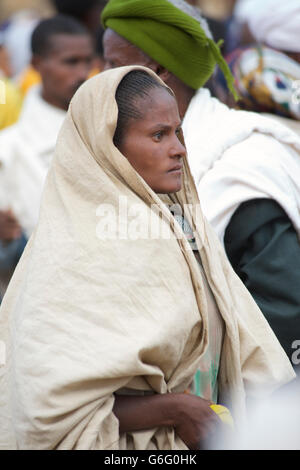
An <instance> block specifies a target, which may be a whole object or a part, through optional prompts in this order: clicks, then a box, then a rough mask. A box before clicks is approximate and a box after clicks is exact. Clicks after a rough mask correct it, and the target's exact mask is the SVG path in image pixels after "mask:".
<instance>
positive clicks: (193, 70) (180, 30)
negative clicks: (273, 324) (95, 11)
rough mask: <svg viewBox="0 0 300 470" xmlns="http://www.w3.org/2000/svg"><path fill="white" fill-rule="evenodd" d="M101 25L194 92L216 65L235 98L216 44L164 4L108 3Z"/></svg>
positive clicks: (147, 0) (157, 0)
mask: <svg viewBox="0 0 300 470" xmlns="http://www.w3.org/2000/svg"><path fill="white" fill-rule="evenodd" d="M102 23H103V25H104V27H105V28H111V29H113V30H114V31H115V32H116V33H118V34H119V35H120V36H122V37H124V38H125V39H127V40H128V41H129V42H131V43H132V44H134V45H135V46H137V47H138V48H139V49H142V50H143V51H144V52H145V53H146V54H147V55H148V56H149V57H151V58H152V59H154V60H155V61H157V62H158V63H159V64H160V65H162V66H164V67H165V68H166V69H167V70H169V71H170V72H172V73H173V74H174V75H176V76H177V77H178V78H180V80H182V81H183V82H184V83H186V84H187V85H188V86H190V87H191V88H193V89H195V90H196V89H198V88H200V87H201V86H203V85H204V84H205V82H206V81H207V80H208V79H209V78H210V76H211V75H212V73H213V71H214V68H215V65H216V64H218V65H219V67H220V69H221V70H222V72H223V74H224V76H225V78H226V81H227V85H228V88H229V89H230V91H231V92H232V93H233V95H234V96H235V98H236V97H237V94H236V91H235V89H234V86H233V83H234V80H233V77H232V75H231V72H230V70H229V68H228V65H227V63H226V62H225V60H224V58H223V57H222V54H221V52H220V48H219V44H216V43H215V42H214V41H213V40H212V39H210V38H209V37H207V35H206V34H205V32H204V30H203V29H202V27H201V25H200V23H199V22H198V21H197V20H196V19H194V18H192V17H191V16H189V15H188V14H187V13H184V12H182V11H181V10H179V9H178V8H176V7H175V6H174V5H172V4H171V3H169V2H168V1H167V0H110V1H109V2H108V4H107V5H106V7H105V8H104V10H103V12H102Z"/></svg>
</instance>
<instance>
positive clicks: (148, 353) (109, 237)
mask: <svg viewBox="0 0 300 470" xmlns="http://www.w3.org/2000/svg"><path fill="white" fill-rule="evenodd" d="M136 70H137V71H142V73H139V74H137V73H136V72H134V71H136ZM130 72H132V73H131V74H130ZM133 72H134V73H133ZM137 75H138V76H137ZM145 75H146V79H145ZM123 79H124V80H123ZM180 133H181V128H180V119H179V114H178V108H177V104H176V101H175V99H174V97H173V95H172V93H171V91H170V90H169V89H168V88H167V87H166V86H165V85H164V84H163V82H162V81H160V79H158V78H157V77H156V75H155V74H154V73H153V72H152V71H150V70H148V69H145V68H143V67H138V66H134V67H122V68H117V69H114V70H110V71H107V72H104V73H102V74H100V75H99V76H97V77H95V78H93V79H91V80H89V81H88V82H87V83H86V84H84V85H83V86H82V87H81V89H80V90H79V91H78V92H77V93H76V95H75V97H74V98H73V100H72V103H71V105H70V109H69V112H68V116H67V118H66V121H65V123H64V126H63V128H62V131H61V133H60V136H59V139H58V143H57V149H56V155H55V158H54V161H53V165H52V167H51V169H50V172H49V175H48V179H47V183H46V187H45V191H44V195H43V200H42V206H41V212H40V219H39V224H38V227H37V229H36V231H35V232H34V234H33V236H32V237H31V239H30V241H29V243H28V245H27V247H26V250H25V253H24V255H23V257H22V260H21V262H20V263H19V265H18V267H17V270H16V272H15V274H14V277H13V279H12V282H11V283H10V286H9V288H8V291H7V294H6V296H5V298H4V301H3V305H2V307H1V311H0V322H1V323H0V331H1V339H2V341H3V342H5V344H6V349H7V364H6V366H5V367H3V369H2V374H1V377H2V379H1V381H0V384H1V387H0V396H1V397H3V398H2V400H3V405H2V408H1V413H2V416H6V417H7V420H6V421H5V422H4V420H3V424H1V433H0V437H1V441H0V442H2V447H5V445H6V447H16V446H17V448H22V449H31V448H35V449H132V448H135V449H162V450H163V449H165V450H166V449H186V448H187V447H189V448H197V447H198V446H199V445H200V444H201V442H203V439H205V438H207V437H208V436H209V433H210V429H211V428H213V427H214V424H215V422H217V420H218V418H217V416H216V415H214V413H213V412H212V410H211V408H210V404H211V402H212V401H213V398H215V397H216V396H217V399H218V401H219V402H221V403H224V404H227V405H228V406H229V407H230V409H231V411H232V413H233V415H234V417H235V418H237V423H238V422H241V423H242V422H243V421H244V418H245V415H246V398H249V397H250V398H251V397H252V398H256V397H260V396H261V395H265V394H266V393H270V392H271V391H272V390H274V389H275V388H277V387H278V386H280V385H282V384H283V383H286V382H288V381H289V380H291V379H292V378H293V377H294V373H293V371H292V369H291V366H290V364H289V362H288V359H287V357H286V356H285V354H284V352H283V350H282V349H281V347H280V345H279V343H278V341H277V340H276V338H275V336H274V334H273V333H272V331H271V330H270V328H269V327H268V325H267V323H266V321H265V319H264V318H263V316H262V315H261V313H260V311H259V310H258V308H257V307H256V304H255V303H254V301H253V300H252V299H251V297H250V296H249V294H248V292H247V291H246V290H245V288H244V287H243V285H242V284H241V282H240V281H239V279H238V278H237V277H236V275H235V274H234V273H233V271H232V269H231V268H230V266H229V264H228V262H227V260H226V258H225V256H224V254H223V251H222V249H221V248H220V245H219V243H218V241H217V239H216V237H215V235H214V233H213V232H212V231H211V229H210V227H209V226H208V224H207V223H206V221H205V220H204V219H203V217H202V214H201V210H200V207H199V201H198V199H197V195H196V194H197V193H196V189H195V186H194V183H193V181H192V178H191V175H190V171H189V168H188V164H187V161H186V155H185V148H184V146H183V145H182V143H181V142H180V140H179V137H180ZM183 208H184V209H185V211H184V219H182V217H181V215H180V209H183ZM170 209H171V210H170ZM171 211H172V212H173V213H174V215H173V214H172V212H171ZM149 220H151V227H150V229H151V230H152V232H151V233H150V232H149V233H150V236H149V233H148V234H147V233H145V230H144V228H145V225H146V227H147V228H149V227H148V225H147V224H146V222H148V223H149ZM179 222H180V223H179ZM181 222H183V224H181ZM182 227H183V228H184V230H185V231H187V232H188V233H187V236H185V235H184V232H183V229H182ZM191 227H192V228H191ZM157 228H158V230H156V229H157ZM150 229H149V230H150ZM191 235H192V236H191ZM193 237H194V239H193ZM194 252H195V254H196V256H195V255H194ZM199 263H200V264H199ZM9 332H10V333H9ZM219 354H220V355H221V358H219V357H218V355H219ZM202 364H204V365H203V367H202ZM207 365H213V366H214V367H213V369H214V373H213V374H208V375H206V376H205V375H204V374H203V376H204V382H205V383H204V384H202V385H203V395H202V397H196V396H193V395H192V394H187V393H184V392H185V391H186V390H187V389H188V388H191V383H192V381H193V377H194V375H195V373H196V371H197V369H198V368H200V374H201V370H202V369H203V370H204V368H206V367H207ZM216 371H217V372H216ZM216 373H217V377H218V380H217V383H216V381H215V380H214V378H215V376H216ZM4 435H5V436H10V441H8V438H6V441H5V440H4Z"/></svg>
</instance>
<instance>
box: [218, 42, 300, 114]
mask: <svg viewBox="0 0 300 470" xmlns="http://www.w3.org/2000/svg"><path fill="white" fill-rule="evenodd" d="M227 62H228V64H229V67H230V69H231V71H232V74H233V76H234V79H235V87H236V89H237V91H238V93H239V95H240V100H239V101H238V103H237V105H236V106H237V107H239V108H241V109H246V110H250V111H256V112H268V113H272V114H277V115H279V116H284V117H289V118H293V119H300V96H299V89H300V64H299V63H298V62H296V61H295V60H293V59H291V58H290V57H288V56H287V55H286V54H283V53H281V52H278V51H276V50H274V49H270V48H268V47H262V46H259V45H253V46H250V47H246V48H240V49H236V50H235V51H234V52H232V53H231V54H230V55H229V56H228V57H227ZM216 82H217V85H218V86H219V87H221V88H224V91H226V90H225V89H226V84H225V83H224V79H223V77H222V76H221V74H218V75H217V77H216Z"/></svg>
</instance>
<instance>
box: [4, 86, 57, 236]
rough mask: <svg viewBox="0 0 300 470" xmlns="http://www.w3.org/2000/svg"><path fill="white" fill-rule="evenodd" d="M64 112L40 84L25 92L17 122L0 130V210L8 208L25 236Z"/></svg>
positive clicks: (33, 218) (35, 211) (35, 216)
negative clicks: (44, 94)
mask: <svg viewBox="0 0 300 470" xmlns="http://www.w3.org/2000/svg"><path fill="white" fill-rule="evenodd" d="M65 116H66V112H65V111H63V110H61V109H59V108H56V107H54V106H52V105H50V104H48V103H47V102H46V101H45V100H43V99H42V97H41V90H40V87H39V86H38V87H34V88H32V90H30V92H29V93H28V95H27V98H26V100H25V102H24V107H23V110H22V113H21V116H20V119H19V121H18V122H17V123H16V124H15V125H14V126H11V127H9V128H7V129H5V130H4V131H2V132H1V133H0V209H6V208H8V207H11V208H12V209H13V211H14V213H15V215H16V217H17V219H18V221H19V223H20V224H21V226H22V228H23V230H24V231H25V233H26V235H27V236H28V237H29V236H30V235H31V233H32V231H33V229H34V227H35V225H36V223H37V220H38V213H39V207H40V199H41V193H42V189H43V185H44V181H45V178H46V175H47V171H48V168H49V165H50V162H51V159H52V156H53V154H54V149H55V144H56V140H57V136H58V133H59V129H60V127H61V125H62V123H63V120H64V118H65Z"/></svg>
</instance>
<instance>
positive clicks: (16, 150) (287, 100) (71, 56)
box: [0, 0, 300, 446]
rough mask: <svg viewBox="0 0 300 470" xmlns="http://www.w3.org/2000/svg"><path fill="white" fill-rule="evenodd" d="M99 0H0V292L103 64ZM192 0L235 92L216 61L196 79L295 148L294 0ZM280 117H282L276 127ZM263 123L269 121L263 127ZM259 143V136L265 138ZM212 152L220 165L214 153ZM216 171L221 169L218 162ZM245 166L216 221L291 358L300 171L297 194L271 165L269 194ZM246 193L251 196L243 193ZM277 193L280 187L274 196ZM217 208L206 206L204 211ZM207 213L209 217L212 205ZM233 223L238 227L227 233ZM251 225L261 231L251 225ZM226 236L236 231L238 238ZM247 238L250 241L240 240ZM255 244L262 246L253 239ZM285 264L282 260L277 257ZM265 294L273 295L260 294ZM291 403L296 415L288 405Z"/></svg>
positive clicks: (299, 117) (298, 105)
mask: <svg viewBox="0 0 300 470" xmlns="http://www.w3.org/2000/svg"><path fill="white" fill-rule="evenodd" d="M107 1H108V0H69V1H68V0H48V1H47V2H46V1H45V2H34V1H32V2H26V1H21V0H20V1H18V2H3V3H2V4H1V5H2V6H0V21H1V23H0V301H1V298H2V296H4V294H5V290H6V288H7V285H8V283H9V280H10V279H11V276H12V274H13V272H14V270H15V268H16V266H17V264H18V261H19V259H20V257H21V255H22V253H23V250H24V248H25V247H26V244H27V242H28V240H29V238H30V236H31V234H32V233H33V231H34V228H35V226H36V223H37V220H38V213H39V207H40V201H41V195H42V190H43V184H44V181H45V178H46V175H47V171H48V168H49V166H50V163H51V159H52V157H53V154H54V149H55V145H56V141H57V137H58V134H59V130H60V128H61V126H62V124H63V122H64V119H65V116H66V113H67V111H68V108H69V104H70V101H71V99H72V97H73V95H74V94H75V92H76V91H77V89H78V88H79V87H80V86H81V85H82V84H83V83H84V82H85V81H86V80H87V79H89V78H90V77H92V76H94V75H96V74H98V73H100V72H101V71H103V70H104V68H105V67H106V66H107V64H106V62H105V57H104V51H103V35H104V26H103V24H102V23H101V19H100V18H101V13H102V11H103V9H104V8H105V5H106V4H107ZM188 3H189V4H191V5H192V6H194V7H196V8H198V9H201V11H202V14H203V16H204V18H205V19H206V22H207V25H208V28H209V30H210V31H211V33H212V37H213V38H214V40H215V42H216V43H218V44H219V46H220V50H221V52H222V55H223V57H224V58H225V60H226V63H227V66H228V73H229V71H230V72H231V75H232V77H233V79H232V84H233V86H234V89H235V92H236V94H237V95H236V97H235V96H234V93H232V92H231V91H230V86H229V83H230V81H228V76H227V75H226V73H225V74H224V67H223V66H222V63H221V62H220V63H219V66H216V67H215V70H214V73H213V74H212V76H211V77H210V78H209V80H207V83H206V84H205V85H204V87H205V88H207V89H208V90H209V92H210V94H211V96H212V97H213V98H214V99H215V101H214V103H215V104H214V106H221V104H222V106H223V105H224V106H226V107H228V108H230V109H234V110H241V111H244V112H247V113H248V112H249V111H251V112H254V113H258V114H260V115H262V116H264V117H268V118H269V119H270V120H271V122H272V123H274V124H273V125H274V126H275V127H274V129H275V130H274V135H275V134H276V135H277V141H276V142H277V144H278V145H282V147H283V148H285V149H286V146H288V145H289V144H291V146H293V149H292V150H291V152H296V150H297V151H298V150H299V149H298V148H297V142H298V141H297V138H298V137H299V135H300V41H299V40H298V39H299V35H300V33H299V25H300V0H289V1H287V2H282V0H264V1H261V0H259V1H258V0H227V1H226V0H219V1H218V0H215V1H212V0H209V1H201V0H194V1H193V0H190V1H189V2H188ZM123 65H127V64H125V63H124V64H123ZM226 70H227V69H226ZM226 77H227V78H226ZM216 103H218V104H216ZM220 109H221V108H220ZM222 109H225V108H222ZM226 109H227V108H226ZM209 112H210V111H209ZM230 116H231V115H230ZM247 116H248V114H247ZM251 116H253V115H252V114H251V115H250V117H249V120H248V123H249V128H250V127H251V129H252V131H253V132H254V134H255V132H256V131H257V133H256V135H255V137H256V138H257V139H258V140H257V143H255V145H256V147H255V146H253V147H251V143H250V147H248V148H250V151H249V155H250V153H251V154H252V155H253V154H255V153H256V150H255V148H260V141H259V139H260V136H258V130H261V128H263V127H264V123H263V122H262V124H260V125H259V126H260V127H259V126H258V125H257V127H256V121H255V118H253V117H251ZM217 122H218V121H216V123H217ZM223 122H224V131H223V132H224V134H225V133H226V138H228V137H229V136H230V135H231V130H232V126H236V129H237V132H240V133H241V134H242V133H243V132H244V130H243V129H242V127H241V125H240V121H239V118H238V117H237V118H236V120H234V119H233V120H232V121H230V119H229V120H228V119H227V118H226V117H225V118H224V121H223ZM225 123H226V125H225ZM279 123H280V124H283V126H284V127H276V125H277V124H279ZM226 126H227V127H226ZM239 126H240V127H239ZM265 126H266V127H265V131H264V133H265V134H267V135H268V136H270V135H271V131H270V130H269V127H268V126H267V124H266V125H265ZM271 126H272V125H271V124H270V129H271ZM221 127H222V126H221ZM284 129H288V130H289V131H291V134H288V133H286V134H285V131H284ZM252 131H251V132H252ZM275 131H276V132H275ZM218 132H219V134H218ZM286 132H288V131H286ZM216 133H217V135H220V139H221V134H222V129H221V128H220V127H217V129H216ZM187 134H188V133H187ZM243 135H244V138H245V140H246V139H247V138H248V137H249V136H250V134H249V135H246V133H244V134H243ZM278 136H280V138H279V137H278ZM293 136H295V137H293ZM270 138H271V137H270ZM293 138H294V139H295V143H294V140H293ZM216 140H217V138H216ZM274 140H276V139H274ZM224 141H225V137H224ZM279 141H280V144H279V143H278V142H279ZM236 142H237V144H239V142H238V141H236ZM253 142H254V141H253ZM240 145H242V144H240ZM252 145H253V144H252ZM263 145H264V143H263V142H262V144H261V146H262V147H263ZM220 146H221V144H220ZM208 147H209V146H207V148H208ZM273 147H274V150H273ZM273 147H272V146H271V144H270V149H271V150H269V153H268V156H267V157H265V158H266V159H268V158H270V159H271V158H272V157H273V154H272V152H273V151H274V154H276V152H280V149H279V147H278V146H277V147H276V145H275V144H274V146H273ZM251 148H252V150H251ZM225 150H226V149H225ZM237 151H238V152H239V153H240V154H242V155H244V154H245V155H246V154H247V150H246V151H244V149H243V147H241V148H240V149H239V150H237ZM230 158H231V157H230ZM248 158H249V159H250V156H247V157H246V156H245V161H247V159H248ZM297 158H298V156H297ZM283 160H284V159H283ZM211 162H213V164H214V165H215V164H216V165H218V163H216V161H213V160H211ZM219 164H220V162H219ZM245 164H246V163H245ZM287 165H288V164H287ZM208 166H209V165H208ZM283 166H284V164H283ZM218 168H219V167H218ZM295 168H296V166H295ZM226 171H227V170H226ZM263 171H264V170H263ZM219 172H222V167H221V164H220V169H219ZM241 172H242V170H239V172H237V174H235V175H234V177H232V180H231V181H238V185H237V191H239V190H240V192H241V194H245V196H243V197H241V198H240V199H239V198H238V197H237V196H236V194H235V195H234V196H232V200H230V203H229V202H228V207H229V205H230V207H231V206H232V207H234V208H235V211H233V212H234V213H233V212H232V213H231V217H228V220H227V224H228V226H227V228H226V229H225V225H224V227H223V229H222V230H223V232H222V233H223V236H224V246H225V249H226V253H227V256H228V257H229V259H230V261H231V263H232V265H233V267H234V269H235V271H236V273H237V274H238V275H239V276H240V278H241V279H242V280H243V282H244V283H245V285H246V286H247V288H248V289H249V290H250V292H251V293H252V294H253V296H254V299H255V300H256V302H257V303H258V304H259V306H260V308H261V309H262V311H263V313H265V312H267V314H268V315H269V317H270V318H272V315H273V317H274V318H275V321H274V331H275V332H276V334H277V336H278V338H279V339H280V341H281V344H282V345H283V347H284V349H285V351H286V353H287V354H288V356H289V358H290V359H291V357H292V354H293V352H294V350H295V349H296V346H291V344H292V342H291V338H293V339H300V338H299V337H298V338H297V334H298V332H299V316H300V315H299V311H300V289H298V288H299V282H298V283H297V282H296V281H295V277H297V275H298V271H297V269H299V268H300V256H299V233H300V230H299V227H300V223H299V207H297V204H298V203H299V194H298V193H299V181H298V183H297V181H296V175H297V174H298V173H297V172H299V169H298V167H297V170H295V172H294V170H293V168H292V167H291V166H289V168H288V169H287V174H288V180H289V181H292V177H291V176H290V173H294V176H295V181H296V182H295V181H292V182H291V183H290V184H291V187H292V189H291V191H290V192H291V193H296V196H295V200H296V201H297V204H295V205H293V203H292V202H291V199H288V196H287V193H288V191H287V193H285V188H286V186H285V183H284V182H279V183H278V182H277V180H276V178H277V176H276V174H275V173H274V180H273V182H274V188H273V187H271V186H272V181H271V183H267V184H269V185H270V191H269V193H268V194H271V196H265V197H262V196H261V193H260V192H258V190H257V189H256V186H255V185H256V182H257V176H256V175H255V174H253V175H252V174H251V172H250V173H249V175H248V176H247V178H248V179H247V181H246V183H245V185H244V186H243V187H242V186H241V184H240V181H241V180H242V177H240V173H241ZM195 174H197V171H196V172H195ZM199 174H200V173H199ZM226 177H228V171H227V173H226ZM199 178H200V177H199ZM228 178H229V177H228ZM239 178H240V179H239ZM252 178H253V179H252ZM195 179H196V177H195ZM270 180H272V175H271V177H270ZM278 180H280V176H279V177H278ZM203 181H204V183H203V185H204V186H203V191H205V184H206V188H207V194H209V189H208V180H206V181H205V179H204V180H203ZM268 181H269V180H268ZM212 182H213V179H212ZM196 183H197V179H196ZM277 183H278V184H277ZM231 184H232V183H231ZM217 185H218V183H216V185H215V186H214V185H213V184H212V188H216V187H217ZM262 185H264V182H262ZM246 187H247V188H246ZM245 188H246V189H245ZM253 188H255V189H253ZM220 191H221V190H220ZM251 191H252V192H251ZM250 193H251V197H250V196H248V194H250ZM275 193H276V194H279V196H276V197H275V196H274V197H272V195H273V194H275ZM210 194H211V205H213V202H214V203H215V204H216V205H217V204H219V203H218V202H216V199H214V189H212V190H211V193H210ZM230 197H231V196H230ZM200 199H201V198H200ZM235 199H236V200H238V202H236V200H235ZM266 199H268V201H267V205H264V206H263V207H260V206H259V205H257V204H256V206H255V207H252V206H251V207H250V205H249V200H250V202H251V201H252V200H259V201H261V200H264V201H266ZM225 200H226V197H224V199H223V201H222V203H220V205H222V204H224V211H225V204H226V202H225ZM274 201H275V203H274ZM245 204H246V205H245ZM207 207H208V206H207ZM213 209H214V208H213V207H212V211H213ZM226 210H227V209H226ZM228 211H229V209H228ZM242 211H243V212H242ZM253 214H254V215H253ZM266 214H267V215H268V217H269V219H270V220H268V225H267V229H266V230H265V231H262V230H261V231H259V230H260V228H261V227H262V226H263V225H264V224H266V217H267V216H266ZM252 215H253V220H255V223H253V226H252V227H250V225H249V230H248V232H247V229H246V228H245V225H244V221H245V220H250V219H251V217H252ZM215 218H216V220H217V219H218V217H215ZM229 219H230V223H229ZM211 220H214V219H213V217H211ZM250 228H251V230H250ZM216 229H217V222H216ZM272 230H273V232H272V237H271V238H270V243H269V244H268V245H267V244H265V245H264V243H263V240H265V239H266V237H267V236H268V233H269V232H270V231H272ZM237 233H238V235H239V237H237V238H235V237H236V234H237ZM258 233H259V237H258V236H256V234H258ZM283 234H284V238H283ZM278 239H280V243H278ZM232 240H236V242H235V244H233V243H232ZM247 244H248V245H247ZM245 245H247V250H245V251H243V250H244V246H245ZM258 246H263V248H262V249H261V250H260V249H259V248H258ZM291 247H292V248H291ZM285 248H286V250H287V253H288V255H287V256H284V257H283V258H281V259H280V260H278V259H279V258H276V256H277V254H280V253H281V250H283V249H285ZM242 252H243V256H242V255H241V253H242ZM245 253H246V254H245ZM266 257H267V258H268V260H270V259H275V258H276V263H274V265H273V267H272V269H274V272H276V273H279V275H278V276H277V278H276V280H273V278H272V275H270V278H269V277H268V276H269V274H270V273H269V272H268V269H266V270H265V271H262V272H263V273H262V274H261V273H260V272H257V271H256V266H257V265H256V264H255V263H256V262H257V260H258V263H257V264H258V265H259V266H260V265H264V264H265V263H266ZM284 264H285V265H287V266H284V267H283V265H284ZM245 266H246V268H245ZM281 269H282V271H281ZM280 272H281V273H282V274H280ZM266 273H267V274H266ZM260 276H261V277H262V280H261V284H260V286H264V289H265V290H264V291H263V293H262V292H261V291H260V290H259V289H257V282H258V280H259V278H260ZM291 279H292V281H291ZM271 283H273V284H272V288H273V289H274V290H276V291H277V292H279V291H280V292H281V291H282V292H284V293H283V295H282V296H281V298H280V300H279V301H278V299H275V300H274V298H273V297H272V293H270V289H269V287H270V284H271ZM276 283H278V284H276ZM288 290H289V291H290V292H289V294H291V296H290V297H289V298H288V299H287V303H288V308H286V305H285V304H284V300H285V299H286V295H285V292H286V291H288ZM270 298H271V307H270V305H269V303H268V301H269V299H270ZM285 310H287V316H288V317H289V321H290V323H289V325H290V326H286V323H285V318H284V315H283V318H281V317H282V313H281V312H282V311H285ZM268 315H266V316H267V318H268ZM291 319H292V320H291ZM293 321H294V323H293ZM291 325H294V327H293V326H291ZM272 327H273V326H272ZM291 330H292V333H291ZM294 357H295V356H294ZM299 362H300V360H299V358H298V356H297V358H296V360H295V361H294V363H293V366H295V369H297V367H296V366H298V364H299ZM276 406H277V402H276ZM287 412H288V413H291V415H292V411H291V410H287ZM297 416H298V415H297ZM255 432H256V431H254V432H253V434H254V435H255ZM255 445H258V444H257V440H256V441H255V444H253V446H255ZM295 445H296V444H295Z"/></svg>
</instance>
